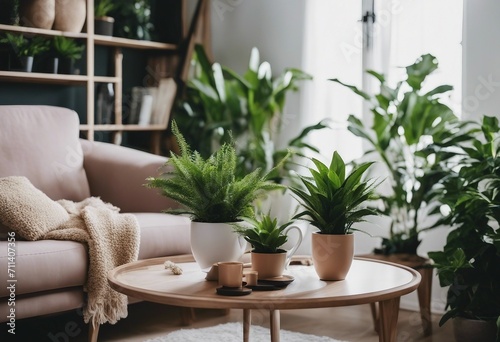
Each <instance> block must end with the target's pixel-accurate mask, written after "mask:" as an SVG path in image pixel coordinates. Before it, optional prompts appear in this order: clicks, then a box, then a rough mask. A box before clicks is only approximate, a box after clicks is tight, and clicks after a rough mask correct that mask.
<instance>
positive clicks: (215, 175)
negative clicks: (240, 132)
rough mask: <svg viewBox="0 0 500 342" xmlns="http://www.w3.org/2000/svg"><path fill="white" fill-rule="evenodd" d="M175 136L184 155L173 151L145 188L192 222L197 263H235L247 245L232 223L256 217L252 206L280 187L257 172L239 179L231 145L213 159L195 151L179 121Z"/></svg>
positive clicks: (174, 126) (192, 236)
mask: <svg viewBox="0 0 500 342" xmlns="http://www.w3.org/2000/svg"><path fill="white" fill-rule="evenodd" d="M172 131H173V133H174V135H175V137H176V138H177V142H178V144H179V151H180V154H179V155H176V154H174V153H173V152H172V154H171V156H170V158H169V160H168V161H167V163H166V167H167V170H166V171H165V172H164V173H163V174H162V175H161V176H160V177H150V178H148V179H147V181H148V183H147V184H146V185H147V186H148V187H150V188H158V189H160V190H161V194H162V195H164V196H167V197H170V198H172V199H173V200H175V201H177V202H178V203H180V204H181V205H183V206H184V208H182V209H167V210H166V212H168V213H173V214H184V215H188V216H190V217H191V219H192V225H191V249H192V251H193V256H194V258H195V260H196V262H197V263H198V264H199V265H200V267H201V268H202V269H204V270H208V269H209V268H210V267H211V266H212V265H213V264H214V263H215V262H219V261H234V260H237V259H238V258H239V257H241V255H242V254H243V252H244V251H245V248H246V242H245V241H244V239H243V238H241V241H240V237H239V236H238V234H236V233H235V232H234V231H233V226H232V225H233V224H235V223H237V222H240V221H241V220H242V219H243V218H251V217H253V215H254V212H253V202H254V201H255V199H257V198H258V197H260V196H263V195H265V194H266V193H267V192H268V191H270V190H275V189H278V188H282V187H281V186H280V185H277V184H275V183H273V182H271V181H269V180H268V178H267V177H268V175H264V176H261V175H260V170H258V169H257V170H255V171H253V172H252V173H250V174H247V175H246V176H244V177H239V176H238V175H237V174H236V165H237V161H236V159H237V157H236V150H235V148H234V146H233V145H232V144H224V145H222V147H221V148H220V149H219V150H217V151H216V152H215V153H214V154H213V155H211V156H210V157H208V158H203V157H202V156H201V155H200V154H199V153H198V152H197V151H191V149H190V147H189V145H188V144H187V143H186V140H185V139H184V137H183V136H182V134H181V133H180V132H179V130H178V127H177V124H176V123H175V121H174V122H173V123H172Z"/></svg>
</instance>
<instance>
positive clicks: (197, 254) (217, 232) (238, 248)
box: [191, 222, 247, 272]
mask: <svg viewBox="0 0 500 342" xmlns="http://www.w3.org/2000/svg"><path fill="white" fill-rule="evenodd" d="M246 247H247V242H246V241H245V239H244V238H243V237H242V236H241V235H239V234H237V233H236V232H234V229H233V226H232V225H230V224H228V223H205V222H191V251H192V253H193V257H194V259H195V260H196V263H197V264H198V265H199V266H200V268H201V269H202V270H203V271H205V272H208V271H209V270H210V268H211V267H212V265H213V264H215V263H217V262H220V261H238V259H239V258H241V256H242V255H243V253H245V250H246Z"/></svg>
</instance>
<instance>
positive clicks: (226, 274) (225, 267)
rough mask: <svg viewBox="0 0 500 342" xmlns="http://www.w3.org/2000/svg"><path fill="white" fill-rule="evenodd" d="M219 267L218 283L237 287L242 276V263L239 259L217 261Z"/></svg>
mask: <svg viewBox="0 0 500 342" xmlns="http://www.w3.org/2000/svg"><path fill="white" fill-rule="evenodd" d="M217 265H218V268H219V285H221V286H224V287H233V288H239V287H241V284H242V278H243V263H242V262H239V261H226V262H219V263H217Z"/></svg>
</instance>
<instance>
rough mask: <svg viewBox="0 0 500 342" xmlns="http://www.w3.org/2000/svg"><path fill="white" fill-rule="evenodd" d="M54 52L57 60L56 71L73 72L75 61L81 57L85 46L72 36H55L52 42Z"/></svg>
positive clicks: (62, 72) (61, 72)
mask: <svg viewBox="0 0 500 342" xmlns="http://www.w3.org/2000/svg"><path fill="white" fill-rule="evenodd" d="M52 46H53V49H54V54H55V56H56V58H58V60H59V67H58V73H60V74H73V73H74V72H75V62H76V61H78V60H79V59H81V58H82V53H83V51H84V50H85V46H84V45H83V44H80V43H78V42H77V40H75V39H73V38H68V37H64V36H55V37H54V40H53V42H52Z"/></svg>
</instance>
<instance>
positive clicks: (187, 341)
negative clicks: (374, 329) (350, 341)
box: [144, 323, 340, 342]
mask: <svg viewBox="0 0 500 342" xmlns="http://www.w3.org/2000/svg"><path fill="white" fill-rule="evenodd" d="M280 337H281V341H283V342H305V341H307V342H340V341H338V340H335V339H333V338H330V337H326V336H314V335H309V334H302V333H298V332H293V331H288V330H281V331H280ZM270 340H271V336H270V332H269V329H267V328H264V327H261V326H258V325H252V326H251V328H250V342H269V341H270ZM200 341H203V342H241V341H243V328H242V324H241V323H225V324H220V325H216V326H215V327H209V328H201V329H180V330H177V331H174V332H171V333H170V334H168V335H165V336H161V337H157V338H154V339H150V340H147V341H144V342H200Z"/></svg>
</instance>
